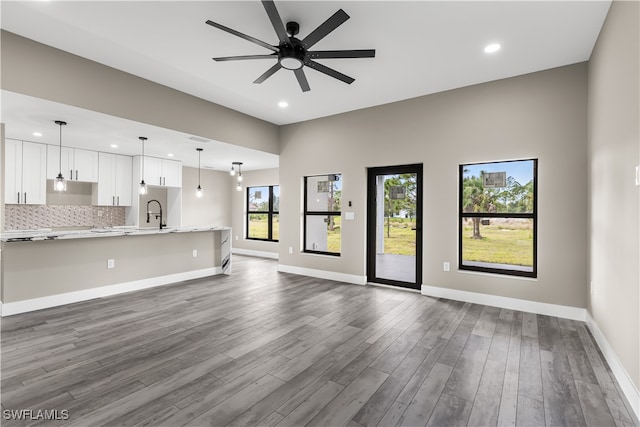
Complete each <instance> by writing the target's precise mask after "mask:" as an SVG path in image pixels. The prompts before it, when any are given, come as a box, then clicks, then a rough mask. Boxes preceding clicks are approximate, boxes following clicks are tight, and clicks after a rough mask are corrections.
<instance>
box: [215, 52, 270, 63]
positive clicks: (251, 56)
mask: <svg viewBox="0 0 640 427" xmlns="http://www.w3.org/2000/svg"><path fill="white" fill-rule="evenodd" d="M277 57H278V56H277V55H276V54H270V55H242V56H222V57H219V58H211V59H213V60H214V61H217V62H222V61H238V60H241V59H273V58H277Z"/></svg>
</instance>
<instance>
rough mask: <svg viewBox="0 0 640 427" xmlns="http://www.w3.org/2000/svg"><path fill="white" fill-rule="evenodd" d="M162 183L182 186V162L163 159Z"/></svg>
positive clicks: (169, 185) (170, 185) (168, 185)
mask: <svg viewBox="0 0 640 427" xmlns="http://www.w3.org/2000/svg"><path fill="white" fill-rule="evenodd" d="M162 185H165V186H167V187H182V163H181V162H178V161H176V160H166V159H162Z"/></svg>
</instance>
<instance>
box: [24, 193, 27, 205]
mask: <svg viewBox="0 0 640 427" xmlns="http://www.w3.org/2000/svg"><path fill="white" fill-rule="evenodd" d="M24 203H25V204H26V203H27V192H26V191H25V192H24Z"/></svg>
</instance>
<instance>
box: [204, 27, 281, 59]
mask: <svg viewBox="0 0 640 427" xmlns="http://www.w3.org/2000/svg"><path fill="white" fill-rule="evenodd" d="M207 24H209V25H211V26H212V27H215V28H218V29H219V30H222V31H226V32H227V33H230V34H233V35H234V36H238V37H240V38H242V39H245V40H248V41H250V42H251V43H255V44H257V45H259V46H262V47H265V48H267V49H269V50H272V51H274V52H278V47H277V46H271V45H270V44H269V43H265V42H263V41H262V40H258V39H257V38H255V37H251V36H248V35H246V34H243V33H241V32H239V31H236V30H232V29H231V28H229V27H225V26H224V25H222V24H218V23H217V22H213V21H209V20H207Z"/></svg>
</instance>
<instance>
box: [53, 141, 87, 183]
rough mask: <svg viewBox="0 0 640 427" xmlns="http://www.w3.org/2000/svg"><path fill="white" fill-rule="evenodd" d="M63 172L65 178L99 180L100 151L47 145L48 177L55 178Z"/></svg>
mask: <svg viewBox="0 0 640 427" xmlns="http://www.w3.org/2000/svg"><path fill="white" fill-rule="evenodd" d="M60 172H62V175H63V176H64V178H65V179H68V180H69V181H80V182H98V152H97V151H89V150H82V149H79V148H69V147H62V156H60V148H59V147H57V146H55V145H48V146H47V179H55V178H56V176H58V173H60Z"/></svg>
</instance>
